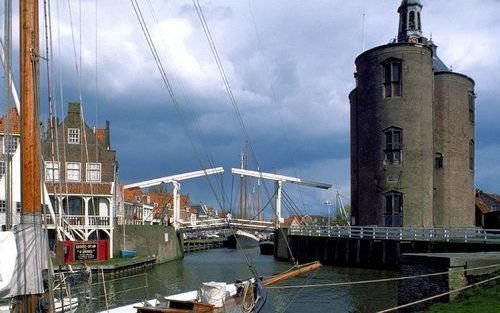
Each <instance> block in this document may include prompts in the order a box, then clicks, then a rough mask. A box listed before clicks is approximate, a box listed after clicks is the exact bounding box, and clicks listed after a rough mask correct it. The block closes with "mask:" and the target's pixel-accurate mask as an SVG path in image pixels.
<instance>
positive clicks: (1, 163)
mask: <svg viewBox="0 0 500 313" xmlns="http://www.w3.org/2000/svg"><path fill="white" fill-rule="evenodd" d="M20 125H21V120H20V117H19V113H18V111H17V109H16V108H12V109H10V110H9V111H8V113H7V114H5V115H3V116H2V117H1V118H0V227H1V229H2V230H5V229H6V226H7V222H8V220H10V223H9V224H10V225H15V224H18V223H19V221H20V218H21V171H20V169H21V151H20V150H21V149H19V142H20V138H19V137H20ZM7 212H10V214H8V213H7Z"/></svg>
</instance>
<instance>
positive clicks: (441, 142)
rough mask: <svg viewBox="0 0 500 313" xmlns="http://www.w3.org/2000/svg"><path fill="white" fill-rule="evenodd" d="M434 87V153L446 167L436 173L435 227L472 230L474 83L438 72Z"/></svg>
mask: <svg viewBox="0 0 500 313" xmlns="http://www.w3.org/2000/svg"><path fill="white" fill-rule="evenodd" d="M434 85H435V112H436V113H435V132H434V150H435V153H436V154H437V153H439V154H440V155H442V157H443V158H442V159H443V164H442V165H443V166H442V167H440V168H437V167H435V169H434V171H435V172H434V220H435V222H434V224H435V225H436V226H473V225H474V223H475V216H474V170H473V169H470V164H469V145H470V141H471V140H474V136H475V134H474V128H475V127H474V110H473V111H472V112H469V95H471V96H473V95H474V81H473V80H472V79H470V78H469V77H467V76H464V75H461V74H457V73H453V72H439V73H436V75H435V76H434ZM473 109H474V108H473ZM470 113H472V115H471V114H470Z"/></svg>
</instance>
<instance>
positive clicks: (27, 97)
mask: <svg viewBox="0 0 500 313" xmlns="http://www.w3.org/2000/svg"><path fill="white" fill-rule="evenodd" d="M19 8H20V17H21V18H20V34H21V49H20V50H21V51H20V61H21V204H22V210H23V214H34V213H36V214H40V213H41V190H40V189H41V188H40V159H39V158H40V156H39V151H40V150H39V149H40V148H39V141H40V136H39V128H38V110H37V101H36V99H37V96H38V86H37V82H38V76H39V75H38V74H39V72H38V53H39V39H38V0H20V5H19Z"/></svg>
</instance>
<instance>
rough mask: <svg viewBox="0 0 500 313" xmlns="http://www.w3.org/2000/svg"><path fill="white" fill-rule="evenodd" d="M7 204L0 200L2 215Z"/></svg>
mask: <svg viewBox="0 0 500 313" xmlns="http://www.w3.org/2000/svg"><path fill="white" fill-rule="evenodd" d="M6 207H7V202H6V201H5V200H0V212H2V213H4V212H5V211H6Z"/></svg>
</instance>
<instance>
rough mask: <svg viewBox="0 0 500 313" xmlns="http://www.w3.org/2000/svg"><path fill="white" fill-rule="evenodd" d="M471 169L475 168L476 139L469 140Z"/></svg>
mask: <svg viewBox="0 0 500 313" xmlns="http://www.w3.org/2000/svg"><path fill="white" fill-rule="evenodd" d="M469 169H470V170H471V171H473V170H474V140H471V141H470V142H469Z"/></svg>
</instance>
